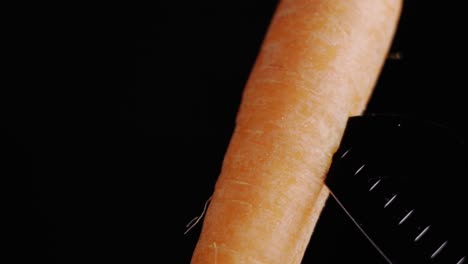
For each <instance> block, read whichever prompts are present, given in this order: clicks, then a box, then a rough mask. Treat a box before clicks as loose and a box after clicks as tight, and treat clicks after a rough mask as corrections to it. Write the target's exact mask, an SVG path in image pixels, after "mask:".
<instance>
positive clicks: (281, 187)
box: [192, 0, 401, 264]
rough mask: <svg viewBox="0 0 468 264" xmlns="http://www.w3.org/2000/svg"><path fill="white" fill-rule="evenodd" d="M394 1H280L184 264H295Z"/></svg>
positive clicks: (386, 36)
mask: <svg viewBox="0 0 468 264" xmlns="http://www.w3.org/2000/svg"><path fill="white" fill-rule="evenodd" d="M400 9H401V0H378V1H376V0H346V1H342V0H283V1H281V2H280V3H279V6H278V7H277V10H276V12H275V15H274V18H273V20H272V23H271V25H270V27H269V30H268V32H267V35H266V37H265V40H264V42H263V44H262V48H261V51H260V53H259V56H258V58H257V60H256V63H255V66H254V68H253V70H252V72H251V75H250V78H249V80H248V82H247V85H246V87H245V90H244V93H243V98H242V103H241V106H240V110H239V113H238V115H237V119H236V128H235V131H234V133H233V136H232V139H231V142H230V145H229V148H228V150H227V153H226V155H225V159H224V161H223V166H222V172H221V174H220V176H219V179H218V181H217V183H216V187H215V192H214V194H213V199H212V201H211V204H210V206H209V208H208V210H207V214H206V216H205V219H204V223H203V228H202V232H201V235H200V239H199V241H198V243H197V246H196V249H195V251H194V254H193V257H192V263H193V264H198V263H300V261H301V259H302V257H303V254H304V251H305V248H306V246H307V243H308V241H309V239H310V236H311V234H312V231H313V228H314V226H315V223H316V221H317V218H318V215H319V214H320V211H321V208H322V207H323V204H324V201H325V199H326V197H327V190H326V188H324V183H323V180H324V177H325V175H326V173H327V170H328V168H329V166H330V163H331V158H332V155H333V153H334V152H335V151H336V149H337V147H338V145H339V142H340V139H341V137H342V134H343V131H344V128H345V125H346V121H347V119H348V117H349V116H353V115H358V114H360V113H362V111H363V110H364V108H365V106H366V104H367V101H368V99H369V97H370V95H371V93H372V90H373V87H374V86H375V82H376V80H377V77H378V75H379V73H380V71H381V68H382V65H383V63H384V60H385V57H386V55H387V53H388V50H389V47H390V44H391V40H392V38H393V35H394V31H395V28H396V25H397V22H398V18H399V15H400Z"/></svg>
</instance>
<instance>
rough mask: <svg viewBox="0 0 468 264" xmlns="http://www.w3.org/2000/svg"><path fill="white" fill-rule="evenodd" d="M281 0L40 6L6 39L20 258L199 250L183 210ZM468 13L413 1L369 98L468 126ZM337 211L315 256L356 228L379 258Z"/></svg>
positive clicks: (201, 192)
mask: <svg viewBox="0 0 468 264" xmlns="http://www.w3.org/2000/svg"><path fill="white" fill-rule="evenodd" d="M276 3H277V2H276V1H253V0H244V1H204V2H195V1H164V2H163V1H160V2H156V3H155V4H153V5H152V6H140V7H138V8H137V9H133V7H132V8H130V7H128V10H127V9H126V7H125V6H119V7H115V6H106V7H99V8H97V7H94V6H79V7H78V6H77V7H66V8H65V7H62V8H61V9H60V8H59V10H61V11H59V12H51V11H50V10H49V11H48V12H46V13H39V15H38V12H35V11H36V10H35V9H34V8H35V7H31V6H30V7H28V13H27V14H26V15H24V14H23V15H24V17H25V18H29V19H27V20H21V19H17V20H15V21H16V22H15V23H16V24H18V25H19V26H20V30H18V31H17V32H14V36H13V37H11V38H7V42H8V44H10V45H11V49H8V50H7V52H6V53H9V54H10V55H13V57H15V58H14V59H13V60H12V61H11V63H10V64H8V66H9V67H8V70H7V71H5V75H6V76H7V77H9V78H11V81H12V82H9V83H10V84H9V85H8V89H5V90H8V91H6V93H5V95H4V96H2V101H4V102H3V103H2V113H1V115H2V120H3V122H2V131H3V132H6V135H5V136H4V137H3V138H2V152H4V153H5V154H6V156H7V159H6V160H4V166H3V170H4V172H3V173H2V182H3V183H2V189H4V192H3V193H4V194H6V198H5V199H4V201H5V206H4V208H6V209H5V210H4V216H3V218H5V219H7V222H8V224H7V225H6V226H5V230H6V231H8V233H11V236H7V242H8V245H9V247H8V248H7V250H6V252H9V253H10V254H11V256H14V259H15V260H16V262H14V263H22V262H24V261H27V260H29V261H30V260H34V261H35V262H44V263H54V262H57V263H78V262H83V261H86V262H91V263H94V262H110V261H132V262H137V261H141V262H144V263H150V262H151V263H188V262H189V259H190V256H191V253H192V251H193V248H194V245H195V243H196V239H197V237H198V234H199V232H200V227H201V226H200V225H198V226H197V227H196V228H194V229H193V230H192V231H191V232H189V233H188V234H187V235H184V234H183V233H184V231H185V225H186V224H187V223H188V222H189V221H190V220H191V219H192V218H193V217H194V216H197V215H199V213H200V212H201V210H202V209H203V205H204V203H205V201H206V199H208V197H209V196H210V194H211V192H212V190H213V187H214V184H215V181H216V178H217V176H218V174H219V171H220V166H221V162H222V159H223V155H224V152H225V150H226V147H227V144H228V142H229V138H230V136H231V133H232V130H233V128H234V119H235V115H236V111H237V108H238V106H239V102H240V99H241V94H242V90H243V87H244V85H245V82H246V80H247V78H248V75H249V72H250V70H251V67H252V65H253V62H254V60H255V57H256V54H257V52H258V50H259V47H260V44H261V41H262V38H263V36H264V33H265V31H266V29H267V27H268V23H269V21H270V19H271V15H272V14H273V11H274V9H275V6H276ZM75 11H78V12H75ZM135 11H136V12H135ZM20 13H21V12H20ZM29 14H35V15H34V16H31V17H33V18H32V19H31V17H29V16H28V15H29ZM464 16H465V14H464V13H463V8H462V6H461V3H459V4H458V3H452V4H440V3H438V2H436V1H434V2H432V3H431V2H429V1H406V2H405V6H404V12H403V15H402V18H401V21H400V26H399V28H398V32H397V34H396V38H395V41H394V44H393V46H392V51H394V52H400V53H401V54H402V59H401V60H388V61H387V62H386V64H385V67H384V69H383V72H382V75H381V77H380V79H379V82H378V84H377V86H376V90H375V93H374V96H373V97H372V99H371V101H370V103H369V106H368V109H367V112H370V113H376V112H377V113H401V114H409V115H415V116H421V117H423V118H429V119H432V120H434V121H437V122H439V123H441V124H444V125H446V126H448V127H451V128H453V129H455V130H457V131H458V133H460V134H461V135H463V136H464V137H466V135H467V128H466V122H465V113H466V102H465V96H464V87H465V70H466V69H465V68H466V67H465V63H466V56H467V54H466V49H465V46H466V41H465V40H464V37H465V36H464V34H465V22H464ZM17 50H18V51H17ZM10 51H11V52H10ZM7 209H8V210H7ZM10 209H11V210H10ZM340 225H341V226H349V229H350V230H351V231H349V230H348V231H346V230H344V229H345V228H342V229H340V230H339V231H335V232H332V231H329V232H330V235H329V236H328V237H329V239H328V240H326V241H323V242H318V241H316V240H315V238H313V239H312V241H313V243H314V245H316V247H317V252H321V253H320V254H317V255H316V257H315V258H320V260H318V259H316V260H315V261H316V262H314V263H328V262H326V260H325V259H326V258H327V257H328V258H331V257H330V256H332V255H334V254H335V255H336V252H337V251H340V250H342V249H343V248H344V245H349V244H350V243H355V244H354V245H355V248H357V249H353V250H348V251H346V252H347V253H349V254H350V255H349V257H348V260H349V262H354V261H358V259H360V258H366V256H367V258H369V259H372V258H373V257H375V253H373V252H372V249H371V248H370V247H369V245H367V244H365V243H364V242H362V241H361V240H362V238H361V237H360V236H359V233H358V232H357V231H356V230H354V229H352V228H353V227H352V225H350V224H349V223H348V221H347V220H346V219H337V220H335V221H334V222H330V229H333V228H334V227H337V226H340ZM337 230H338V229H337ZM324 232H325V231H324ZM321 239H324V238H321ZM355 241H361V242H362V243H358V242H355ZM340 245H341V246H340ZM360 246H362V252H361V251H360V250H361V249H360ZM353 252H354V253H353ZM310 256H311V257H310V258H311V259H313V258H314V255H313V252H312V253H311V255H310ZM353 257H354V258H355V259H353ZM165 258H167V260H164V261H161V260H162V259H165ZM317 261H318V262H317ZM12 263H13V262H12ZM330 263H331V262H330ZM370 263H372V261H371V262H370Z"/></svg>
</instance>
